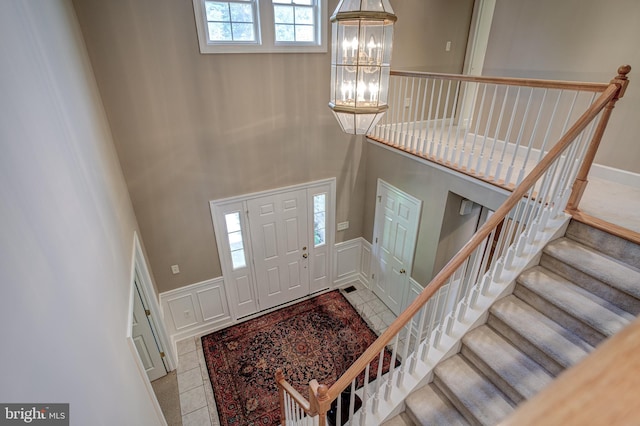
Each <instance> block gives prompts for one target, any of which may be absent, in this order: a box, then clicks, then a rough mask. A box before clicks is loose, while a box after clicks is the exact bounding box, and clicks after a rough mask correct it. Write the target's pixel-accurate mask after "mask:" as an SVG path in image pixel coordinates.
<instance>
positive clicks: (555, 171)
mask: <svg viewBox="0 0 640 426" xmlns="http://www.w3.org/2000/svg"><path fill="white" fill-rule="evenodd" d="M629 70H630V68H629V67H621V68H620V69H619V75H618V76H617V77H616V78H615V79H613V80H612V82H611V83H610V84H608V85H605V87H604V88H603V89H602V90H600V89H599V88H598V89H597V91H598V92H600V95H599V96H598V97H597V98H596V99H595V100H594V101H593V102H592V103H591V104H590V105H589V106H588V107H587V108H586V110H585V112H584V113H583V114H581V115H580V116H579V117H578V118H577V120H575V122H573V124H572V125H571V126H570V127H569V128H568V130H567V131H566V132H564V134H563V135H562V136H561V137H560V138H559V139H558V142H557V143H556V144H555V145H553V147H551V148H550V149H549V150H548V151H547V152H546V154H545V155H544V157H543V158H542V159H541V160H540V161H539V162H537V164H535V166H534V167H533V168H532V169H531V171H530V172H528V174H527V175H526V176H525V177H523V179H522V180H521V181H520V182H519V183H518V184H517V185H516V186H515V188H514V189H513V191H512V193H511V195H510V196H509V197H508V198H507V199H506V200H505V202H504V203H503V204H502V205H501V206H500V207H499V208H498V209H497V210H496V211H495V213H494V214H493V215H491V217H489V218H488V220H487V221H486V222H485V224H484V225H483V226H482V227H481V228H480V229H479V230H478V231H477V232H476V233H475V234H474V235H473V237H472V238H471V239H470V240H469V242H467V244H465V246H464V247H462V249H460V251H459V252H458V253H457V254H456V255H455V256H454V257H453V258H452V259H451V260H450V261H449V263H447V265H446V266H445V267H444V268H443V269H442V270H441V271H440V272H439V273H438V274H437V275H436V276H435V277H434V278H433V280H432V281H431V282H430V283H429V284H428V285H427V286H426V287H425V288H424V290H423V291H422V292H421V293H420V294H419V295H418V296H417V298H416V299H415V300H414V301H413V302H412V303H411V304H410V305H409V306H408V307H407V308H406V309H405V310H404V312H402V313H401V314H400V316H398V318H397V319H396V320H395V321H394V322H393V323H392V324H391V325H390V326H389V328H388V329H387V330H386V331H385V332H384V333H382V334H381V335H380V337H378V339H377V340H376V341H375V342H374V343H373V344H372V345H371V346H370V347H369V348H367V349H366V350H365V352H364V353H363V354H362V355H361V356H360V357H359V358H358V359H357V360H356V361H355V362H354V363H353V364H352V365H351V366H350V367H349V368H348V369H347V371H346V372H345V373H344V374H343V375H342V376H341V377H340V378H338V379H337V381H336V382H335V383H333V384H332V385H331V386H330V387H327V386H325V385H319V384H318V383H317V382H316V381H315V380H313V381H312V382H311V383H310V384H309V385H308V393H309V400H307V399H305V398H304V397H303V396H302V394H301V393H300V392H299V391H298V390H296V389H295V388H294V387H293V386H292V385H291V384H290V383H288V382H287V381H286V380H285V373H286V371H285V372H284V373H283V371H282V370H278V372H277V374H276V381H277V384H278V388H279V392H280V400H281V422H282V425H318V426H324V425H326V424H327V422H328V423H329V424H332V425H342V424H346V423H347V422H348V424H350V425H355V424H358V425H367V424H376V423H377V422H378V421H379V420H380V418H378V417H376V416H377V415H378V413H379V411H380V407H381V406H382V405H383V404H386V405H387V407H394V406H396V405H397V404H398V403H400V402H401V398H400V397H399V396H398V393H395V392H394V390H397V389H398V388H401V387H408V386H409V385H411V384H412V383H413V384H415V383H417V381H418V380H420V375H419V374H417V375H416V373H418V372H424V371H428V370H429V368H431V367H434V365H431V364H430V359H431V358H430V357H431V355H432V354H436V353H438V352H442V351H443V350H444V347H445V346H446V345H444V344H443V343H444V342H445V341H446V340H450V339H452V338H453V336H454V335H455V334H456V333H455V328H456V324H459V323H464V322H465V321H466V320H467V316H468V312H470V310H473V309H477V308H479V307H480V306H483V305H482V302H483V299H484V298H485V297H486V296H487V295H488V294H489V292H490V284H491V283H492V282H501V280H502V278H503V276H504V273H505V272H506V271H509V270H511V269H512V268H514V267H515V265H516V264H517V263H518V259H519V256H520V255H522V254H523V253H524V252H525V251H526V250H527V249H528V247H530V245H531V244H532V243H534V242H535V241H536V238H537V237H539V233H540V232H543V231H544V230H545V229H546V227H547V224H548V223H549V221H553V220H556V219H558V218H559V217H560V216H562V215H563V214H564V213H563V212H564V209H565V207H566V206H567V202H568V200H569V197H570V195H571V193H572V185H573V183H574V181H575V179H576V176H578V174H579V172H580V171H581V170H582V169H583V168H584V166H583V164H584V161H585V158H586V159H587V160H589V159H588V158H587V156H588V155H590V152H591V150H592V146H593V145H594V144H597V143H599V139H600V138H601V137H602V131H603V130H604V126H606V120H608V118H609V115H610V109H611V108H613V104H614V103H615V102H616V101H617V100H618V99H619V98H620V96H621V95H622V94H623V93H624V89H625V88H626V85H627V78H626V74H627V73H628V72H629ZM461 77H464V76H456V77H455V78H456V79H459V78H461ZM465 78H466V77H465ZM473 81H474V82H477V83H489V82H491V84H493V83H495V82H496V79H492V78H486V77H485V78H480V77H473ZM525 84H526V86H525V87H532V86H535V87H544V84H545V83H544V82H541V81H537V80H527V81H526V83H525ZM570 84H572V85H573V84H582V83H570ZM549 85H551V86H552V87H556V86H559V85H560V83H559V82H551V83H549ZM596 86H598V85H596V84H584V87H587V88H590V89H589V90H596ZM598 87H599V86H598ZM481 90H482V91H484V89H481ZM478 108H479V107H478ZM603 110H604V111H605V113H603ZM607 111H608V112H607ZM388 352H390V354H388V357H389V356H390V362H389V363H388V371H385V369H384V368H383V359H384V355H385V353H388ZM388 357H387V359H388ZM376 358H378V362H377V363H374V360H375V359H376ZM396 361H398V362H399V364H398V362H396ZM363 372H364V375H363V378H362V379H358V377H359V376H362V373H363ZM300 385H301V386H306V385H304V384H300ZM345 390H347V391H348V397H347V400H345V402H344V403H345V404H347V406H345V407H342V406H341V405H342V404H343V399H344V397H341V395H344V394H343V392H344V391H345ZM356 394H357V395H358V396H357V398H359V399H360V400H361V407H360V408H359V409H358V410H356V409H355V405H356V404H355V400H356ZM332 404H333V406H332ZM330 410H331V413H332V415H331V416H329V417H328V416H327V412H329V411H330Z"/></svg>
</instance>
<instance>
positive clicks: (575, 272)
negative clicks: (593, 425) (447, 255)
mask: <svg viewBox="0 0 640 426" xmlns="http://www.w3.org/2000/svg"><path fill="white" fill-rule="evenodd" d="M638 313H640V246H639V245H636V244H633V243H631V242H628V241H626V240H623V239H621V238H618V237H615V236H612V235H609V234H607V233H605V232H602V231H599V230H597V229H594V228H591V227H589V226H586V225H584V224H581V223H580V222H576V221H571V223H570V224H569V227H568V229H567V232H566V235H565V237H563V238H560V239H558V240H555V241H553V242H551V243H550V244H548V245H547V246H546V247H545V249H544V251H543V254H542V257H541V260H540V264H539V265H538V266H535V267H533V268H530V269H528V270H526V271H525V272H523V273H522V274H521V275H520V276H519V277H518V279H517V281H516V286H515V289H514V292H513V294H512V295H509V296H507V297H504V298H503V299H501V300H499V301H498V302H496V303H495V304H494V305H493V306H492V307H491V309H490V313H489V318H488V320H487V323H486V324H484V325H482V326H480V327H478V328H476V329H474V330H472V331H471V332H469V333H467V334H466V335H465V336H464V338H463V339H462V347H461V350H460V352H459V353H458V354H456V355H454V356H453V357H451V358H448V359H446V360H445V361H443V362H442V363H440V364H439V365H438V366H437V367H436V368H435V372H434V378H433V381H432V382H431V383H430V384H428V385H427V386H424V387H422V388H420V389H418V390H417V391H415V392H413V393H412V394H411V395H409V396H408V397H407V398H406V399H405V407H406V409H405V412H404V413H402V414H401V415H399V416H396V417H394V418H393V419H391V420H389V421H387V422H386V423H385V425H386V426H396V425H466V424H474V425H476V424H482V425H493V424H497V423H499V422H500V421H502V420H504V419H505V418H506V417H507V416H508V415H509V414H511V413H512V412H513V411H514V410H515V407H516V406H517V405H518V404H520V403H521V402H523V401H525V400H527V399H529V398H531V397H532V396H534V395H535V394H536V393H538V392H539V391H541V390H542V389H543V388H544V387H545V386H546V385H548V384H549V383H550V382H551V381H552V380H553V379H554V377H555V376H557V375H558V374H560V373H561V372H562V371H563V370H564V369H566V368H569V367H571V366H572V365H574V364H576V363H577V362H579V361H580V360H581V359H583V358H584V357H586V356H587V355H588V354H589V353H590V352H591V351H592V350H593V349H594V347H595V346H596V345H598V344H599V343H600V342H601V341H602V340H604V339H606V338H607V337H610V336H612V335H613V334H615V333H616V332H618V331H620V330H621V329H622V328H623V327H625V325H627V324H628V323H629V322H631V321H632V320H633V319H634V318H635V315H637V314H638Z"/></svg>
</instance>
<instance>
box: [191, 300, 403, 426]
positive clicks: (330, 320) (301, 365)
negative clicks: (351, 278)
mask: <svg viewBox="0 0 640 426" xmlns="http://www.w3.org/2000/svg"><path fill="white" fill-rule="evenodd" d="M376 338H377V336H376V334H375V333H374V332H373V331H372V330H371V329H370V328H369V327H368V326H367V325H366V323H365V322H364V320H363V319H362V318H361V317H360V316H359V315H358V313H357V312H356V311H355V310H354V309H353V307H352V306H351V305H350V304H349V302H348V301H347V300H346V299H345V298H344V296H342V294H340V292H339V291H337V290H336V291H332V292H330V293H325V294H323V295H320V296H317V297H315V298H313V299H311V300H307V301H304V302H300V303H298V304H296V305H293V306H290V307H287V308H283V309H280V310H278V311H275V312H272V313H269V314H266V315H263V316H261V317H259V318H256V319H253V320H250V321H247V322H244V323H242V324H238V325H236V326H233V327H230V328H227V329H224V330H221V331H218V332H215V333H212V334H209V335H207V336H204V337H203V338H202V348H203V350H204V357H205V359H206V362H207V368H208V370H209V378H210V380H211V384H212V387H213V392H214V395H215V399H216V403H217V405H218V413H219V415H220V422H221V424H222V425H224V426H231V425H233V426H240V425H242V426H257V425H265V426H270V425H274V426H275V425H278V424H279V423H280V411H279V409H280V408H279V402H278V388H277V386H276V382H275V378H274V375H275V370H276V368H278V367H281V368H282V369H283V371H284V376H285V378H286V379H287V381H288V382H289V383H291V384H292V385H293V386H294V387H295V388H296V390H298V392H300V393H301V394H302V395H304V396H305V397H308V395H309V390H308V389H309V386H308V385H309V381H310V380H311V379H316V380H318V382H319V383H321V384H326V385H328V386H331V385H332V384H333V383H335V381H336V380H337V379H338V378H339V377H340V375H341V374H342V373H344V371H346V369H347V368H348V367H349V366H350V365H351V364H352V363H353V362H354V361H355V360H356V359H357V358H358V357H359V356H360V355H361V354H362V353H363V352H364V351H365V349H366V348H367V347H368V346H369V345H370V344H371V343H372V342H373V341H374V340H375V339H376ZM390 358H391V355H390V353H388V352H386V353H385V357H384V360H383V366H384V367H383V368H384V371H385V372H386V371H388V369H389V364H390ZM377 366H378V359H375V360H374V361H373V362H372V363H371V368H370V371H371V379H374V378H375V374H376V371H377ZM363 380H364V373H362V374H361V377H360V378H359V379H358V386H362V383H363Z"/></svg>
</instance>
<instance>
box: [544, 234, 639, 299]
mask: <svg viewBox="0 0 640 426" xmlns="http://www.w3.org/2000/svg"><path fill="white" fill-rule="evenodd" d="M544 253H545V254H547V255H549V256H552V257H554V258H556V259H558V260H560V261H562V262H563V263H566V264H567V265H569V266H571V267H573V268H575V269H577V270H579V271H582V272H584V273H585V274H587V275H589V276H591V277H593V278H595V279H597V280H598V281H601V282H603V283H605V284H607V285H609V286H611V287H614V288H617V289H618V290H621V291H623V292H625V293H627V294H629V295H631V296H633V297H635V298H636V299H640V269H638V268H640V265H638V268H634V267H633V266H630V265H628V264H626V263H623V262H620V261H616V260H615V259H613V258H610V257H608V256H605V255H603V254H601V253H599V252H597V251H596V250H594V249H591V248H589V247H586V246H584V245H582V244H580V243H578V242H576V241H573V240H571V239H569V238H559V239H557V240H555V241H553V242H551V243H550V244H547V246H546V247H545V248H544Z"/></svg>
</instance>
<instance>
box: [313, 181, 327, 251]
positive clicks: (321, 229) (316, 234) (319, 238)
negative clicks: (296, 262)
mask: <svg viewBox="0 0 640 426" xmlns="http://www.w3.org/2000/svg"><path fill="white" fill-rule="evenodd" d="M326 221H327V194H326V193H322V194H316V195H314V196H313V246H314V247H320V246H323V245H325V244H326V236H327V235H326V234H327V232H326V229H327V226H326V224H327V222H326Z"/></svg>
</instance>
